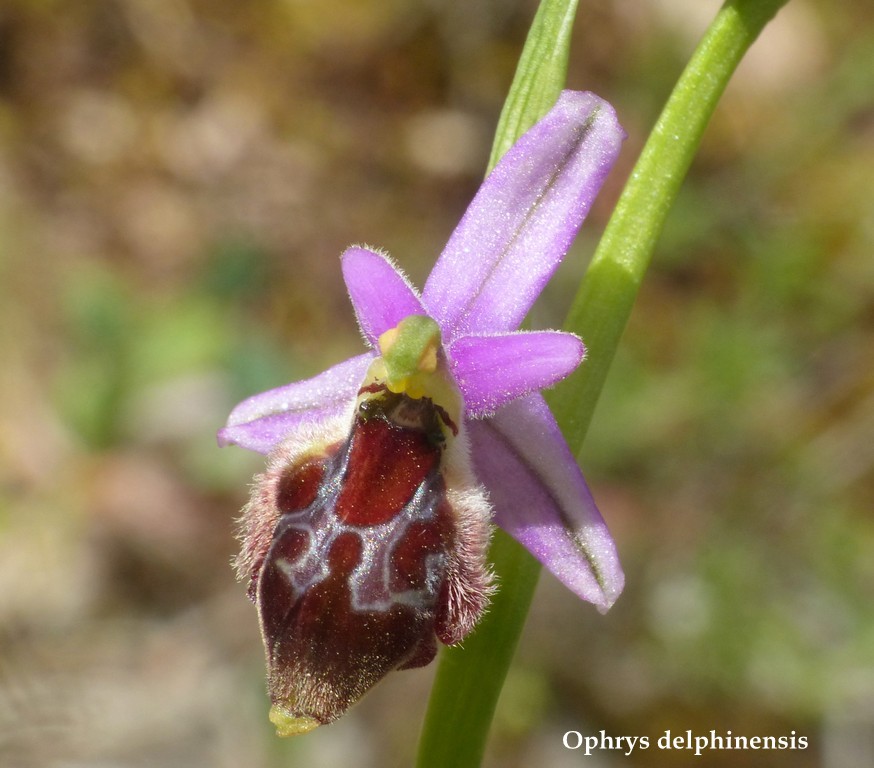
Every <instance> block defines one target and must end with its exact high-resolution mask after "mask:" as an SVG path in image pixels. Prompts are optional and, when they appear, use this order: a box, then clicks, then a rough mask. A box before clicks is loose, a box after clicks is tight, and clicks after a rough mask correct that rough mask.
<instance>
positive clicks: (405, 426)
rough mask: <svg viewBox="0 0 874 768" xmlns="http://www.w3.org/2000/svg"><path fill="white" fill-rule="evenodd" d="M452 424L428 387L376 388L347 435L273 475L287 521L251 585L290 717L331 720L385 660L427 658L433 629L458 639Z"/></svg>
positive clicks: (277, 700)
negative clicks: (449, 484) (424, 390)
mask: <svg viewBox="0 0 874 768" xmlns="http://www.w3.org/2000/svg"><path fill="white" fill-rule="evenodd" d="M447 422H448V416H447V415H446V413H445V411H442V409H439V408H438V407H437V406H435V405H434V404H433V403H432V402H431V400H430V399H428V398H421V399H418V400H414V399H412V398H410V397H408V396H407V395H405V394H392V393H390V392H388V391H387V390H381V391H379V392H376V393H374V394H373V395H368V396H367V397H366V398H365V399H363V400H362V402H361V404H360V406H359V408H358V411H357V413H356V415H355V418H354V421H353V424H352V428H351V431H350V432H349V434H348V437H347V438H346V439H345V440H343V441H341V442H339V443H336V444H334V445H331V446H329V447H327V448H326V449H325V450H324V451H323V452H321V454H320V455H318V456H313V455H309V456H308V457H307V458H306V459H305V460H304V461H301V462H298V463H296V464H292V465H289V466H287V467H285V468H284V469H283V470H282V472H281V474H280V476H279V478H278V481H277V482H275V483H274V484H273V485H272V486H271V488H273V489H274V490H273V493H274V494H275V496H274V498H273V500H272V503H273V504H274V505H275V509H276V511H277V512H278V522H277V523H276V526H275V529H274V530H273V537H272V543H270V545H269V549H268V550H267V552H266V555H265V556H264V557H263V559H261V560H260V562H259V561H257V560H256V561H255V562H253V563H252V567H253V573H252V577H253V581H252V587H251V592H250V594H252V595H253V597H255V599H256V601H257V604H258V608H259V612H260V616H261V624H262V632H263V635H264V641H265V645H266V649H267V657H268V666H269V685H270V692H271V696H272V698H273V701H274V704H279V705H281V706H282V707H283V709H284V711H286V712H288V713H291V714H293V716H294V717H303V718H311V719H313V720H315V721H318V722H319V723H327V722H330V721H332V720H334V719H336V718H337V717H339V716H340V715H341V714H343V712H345V710H346V709H347V708H348V707H349V706H350V704H351V703H353V702H354V701H356V700H357V699H359V698H360V697H361V696H362V695H363V694H364V693H365V692H366V691H367V690H368V689H369V688H370V687H372V686H373V685H374V684H375V683H376V682H377V681H379V680H380V679H381V678H382V677H383V676H385V675H386V674H387V673H388V672H390V671H392V670H394V669H404V668H409V667H416V666H422V665H424V664H427V663H428V662H430V661H431V659H432V658H433V657H434V655H435V653H436V638H440V639H441V640H444V641H447V642H449V641H453V640H454V639H455V637H454V634H453V631H454V630H453V629H451V628H449V627H448V626H447V622H448V621H449V619H448V611H449V603H450V599H449V596H448V595H447V590H448V583H447V582H448V578H447V576H448V570H449V569H450V568H451V561H452V556H451V554H450V553H452V552H453V550H454V548H455V546H456V541H455V537H456V524H455V517H454V515H453V510H452V507H451V505H450V503H449V501H448V499H447V489H446V482H445V479H444V475H443V473H442V469H443V461H442V459H443V453H444V449H445V445H446V437H445V434H446V433H447V430H448V434H450V435H451V434H452V432H453V431H454V430H455V425H453V424H451V423H447Z"/></svg>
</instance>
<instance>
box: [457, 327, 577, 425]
mask: <svg viewBox="0 0 874 768" xmlns="http://www.w3.org/2000/svg"><path fill="white" fill-rule="evenodd" d="M585 353H586V349H585V347H584V346H583V342H582V341H580V339H579V338H578V337H577V336H574V335H573V334H571V333H563V332H561V331H528V332H523V331H515V332H511V333H496V334H488V335H481V336H462V337H460V338H458V339H456V340H455V341H454V342H452V343H451V344H450V346H449V349H448V354H449V358H450V360H451V366H452V373H453V374H454V376H455V379H456V381H457V382H458V387H459V389H460V390H461V392H462V394H463V395H464V407H465V411H466V412H467V413H468V415H469V416H471V417H473V418H479V417H482V416H485V415H488V414H492V413H494V412H495V411H497V410H498V409H499V408H500V407H501V406H503V405H506V404H507V403H509V402H511V401H512V400H516V399H517V398H520V397H524V396H525V395H530V394H531V393H532V392H536V391H537V390H540V389H544V388H545V387H551V386H552V385H553V384H555V383H556V382H559V381H561V380H562V379H563V378H565V376H567V375H568V374H569V373H570V372H571V371H573V370H574V368H576V367H577V366H578V365H579V364H580V362H581V361H582V359H583V356H584V355H585Z"/></svg>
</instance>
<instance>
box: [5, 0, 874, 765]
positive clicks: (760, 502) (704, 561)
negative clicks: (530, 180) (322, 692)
mask: <svg viewBox="0 0 874 768" xmlns="http://www.w3.org/2000/svg"><path fill="white" fill-rule="evenodd" d="M535 5H536V4H535V3H534V2H531V1H530V0H486V1H484V2H475V3H474V2H467V3H464V2H436V1H434V0H432V1H431V2H408V1H403V2H401V1H400V0H319V2H315V1H314V0H255V1H253V2H248V3H222V2H218V0H91V1H89V2H80V3H69V2H62V1H61V0H6V1H5V2H4V3H3V4H2V5H0V353H2V361H3V363H2V371H3V373H2V375H0V765H2V766H4V768H6V767H7V766H8V767H9V768H31V767H33V768H37V767H39V768H42V767H43V766H46V767H47V768H48V767H50V768H62V767H63V768H72V767H73V766H75V768H85V767H87V768H110V767H111V768H141V767H142V768H145V767H146V766H148V767H149V768H151V767H155V768H177V767H178V768H198V767H200V766H203V767H204V768H205V767H207V766H209V767H210V768H212V767H216V768H231V767H234V768H236V767H237V766H247V767H251V768H278V767H279V766H325V767H326V768H331V767H332V766H355V767H356V768H359V767H360V768H370V767H371V766H373V767H376V766H379V767H380V768H382V767H383V766H406V765H409V764H410V763H411V761H412V756H413V753H414V749H415V740H416V736H417V732H418V728H419V724H420V721H421V716H422V713H423V711H424V706H425V699H426V696H427V690H428V685H429V681H430V676H431V674H432V673H433V668H432V669H427V670H422V671H414V672H404V673H399V674H396V675H394V676H392V677H391V678H390V679H388V680H386V681H385V682H384V683H383V684H382V685H381V686H380V687H379V688H378V689H377V690H375V691H374V692H373V693H372V694H371V695H370V696H369V697H367V698H366V699H365V700H364V702H363V703H361V704H360V705H359V706H358V707H357V708H356V709H355V710H354V711H353V712H352V713H351V714H350V715H349V716H348V717H346V718H345V719H344V720H343V721H341V722H339V723H338V724H336V725H333V726H331V727H329V728H326V729H322V730H320V731H319V732H316V733H314V734H312V735H309V736H307V737H305V738H302V739H299V740H295V741H291V742H281V741H279V740H277V739H276V738H275V737H274V736H273V734H272V728H271V727H270V725H269V723H268V722H267V720H266V711H267V701H266V698H265V695H264V690H263V668H262V656H261V654H262V651H261V646H260V640H259V638H258V633H257V627H256V624H255V616H254V610H253V608H252V606H251V605H250V604H249V603H248V602H247V600H246V599H245V596H244V590H243V588H242V587H241V586H240V585H237V584H236V583H235V582H234V580H233V577H232V573H231V569H230V567H229V565H228V561H229V559H230V557H231V556H232V553H233V551H234V547H235V542H234V539H233V528H234V524H233V518H234V517H235V515H236V513H237V510H238V509H239V507H240V506H241V504H242V502H243V499H244V497H245V495H246V489H247V483H248V482H249V478H250V477H251V475H252V473H253V472H255V471H256V470H257V469H258V467H259V466H260V463H261V460H260V458H259V457H257V456H254V455H247V454H245V453H244V452H243V451H240V450H237V449H225V450H221V451H220V450H218V449H217V448H216V447H215V442H214V433H215V430H216V429H217V427H219V426H220V425H221V424H222V423H223V421H224V418H225V416H226V414H227V411H228V410H229V409H230V407H231V406H232V405H233V404H234V403H235V402H236V401H238V400H239V399H241V398H242V397H244V396H246V395H249V394H252V393H254V392H257V391H260V390H262V389H266V388H268V387H272V386H277V385H279V384H282V383H285V382H286V381H290V380H292V379H295V378H300V377H303V376H307V375H311V374H314V373H317V372H318V371H320V370H322V369H323V368H325V367H327V366H328V365H330V364H332V363H334V362H337V361H339V360H341V359H344V358H345V357H347V356H349V355H350V354H352V353H354V352H355V351H356V350H358V349H359V348H360V341H359V338H358V335H357V331H356V328H355V323H354V318H353V315H352V311H351V308H350V306H349V304H348V302H347V299H346V297H345V294H344V289H343V284H342V281H341V278H340V273H339V264H338V256H339V254H340V253H341V251H342V250H343V248H345V247H346V246H347V245H349V244H351V243H361V242H366V243H369V244H373V245H377V246H381V247H384V248H387V249H388V250H389V251H390V252H391V253H392V254H393V255H394V256H395V257H396V258H397V260H398V261H399V262H400V263H401V264H402V265H403V266H404V267H405V268H406V269H407V271H408V272H409V274H410V275H411V277H412V278H413V280H414V281H415V282H416V283H418V284H420V285H421V282H422V280H423V278H424V276H425V275H426V274H427V272H428V269H429V266H430V264H431V263H433V260H434V259H435V257H436V256H437V254H438V253H439V252H440V249H441V248H442V245H443V243H444V242H445V240H446V239H447V237H448V235H449V233H450V232H451V230H452V227H453V226H454V223H455V222H456V221H457V219H458V217H459V216H460V214H461V213H462V212H463V210H464V208H465V206H466V204H467V202H468V201H469V199H470V197H471V196H472V194H473V192H474V191H475V189H476V187H477V185H478V183H479V179H480V178H481V175H482V170H483V168H484V166H485V161H486V156H487V153H488V148H489V143H490V135H491V133H492V131H493V129H494V125H495V122H496V119H497V115H498V112H499V110H500V106H501V103H502V101H503V98H504V95H505V92H506V89H507V87H508V86H509V83H510V80H511V77H512V73H513V69H514V66H515V63H516V59H517V57H518V54H519V51H520V48H521V44H522V41H523V40H524V36H525V34H526V31H527V28H528V25H529V24H530V20H531V18H532V17H533V13H534V10H535ZM716 8H717V3H715V2H711V1H709V0H646V1H642V0H613V1H612V2H606V3H604V2H602V3H591V2H582V3H581V8H580V11H579V15H578V23H577V26H576V41H575V44H574V49H573V57H572V65H571V72H570V76H569V84H570V86H571V87H575V88H583V89H591V90H594V91H596V92H598V93H599V94H600V95H602V96H604V97H605V98H607V99H609V100H610V101H611V102H613V103H614V104H615V105H616V107H617V109H618V110H619V113H620V116H621V119H622V121H623V123H624V125H625V127H626V129H627V130H628V133H629V139H628V141H627V142H626V146H625V149H624V153H623V157H622V160H621V161H620V166H619V167H618V168H617V169H616V170H615V171H614V173H613V176H612V177H611V179H610V181H609V182H608V185H607V188H606V189H605V191H604V193H603V194H602V196H601V198H600V199H599V201H598V203H597V205H596V208H595V210H594V212H593V214H592V215H591V217H590V220H589V222H588V223H587V225H586V227H585V230H584V233H583V235H582V236H581V237H580V238H579V240H578V242H577V244H576V246H575V248H574V250H573V251H572V253H571V254H570V256H569V257H568V259H567V261H566V263H565V264H564V265H563V267H562V269H561V270H560V273H559V275H558V277H557V279H556V280H555V281H554V282H553V283H552V284H551V285H550V287H549V289H548V292H547V294H546V295H545V297H544V299H543V300H542V301H541V302H540V304H539V305H538V307H537V308H536V309H535V311H534V313H533V314H532V318H531V320H532V325H533V326H535V327H545V326H550V325H553V326H554V325H558V324H560V323H561V319H562V316H563V313H564V311H565V310H566V308H567V306H568V303H569V301H570V297H571V296H572V295H573V291H574V286H575V284H576V282H577V281H578V279H579V277H580V275H581V274H582V272H583V270H584V268H585V264H586V262H587V260H588V258H589V256H590V255H591V252H592V248H593V245H594V243H595V242H596V241H597V237H598V234H599V232H600V231H601V229H602V228H603V225H604V222H605V220H606V217H607V216H608V214H609V212H610V209H611V207H612V204H613V203H614V201H615V199H616V196H617V194H618V190H619V189H620V188H621V184H622V182H623V180H624V178H625V176H626V175H627V173H628V171H629V170H630V167H631V165H632V164H633V162H634V160H635V158H636V156H637V153H638V151H639V149H640V147H641V144H642V142H643V140H644V139H645V136H646V133H647V131H648V130H649V128H650V126H651V125H652V123H653V121H654V119H655V116H656V114H657V112H658V109H659V108H660V106H661V104H662V103H663V102H664V99H665V98H666V96H667V94H668V92H669V89H670V87H671V85H672V84H673V82H674V80H675V79H676V77H677V75H678V74H679V72H680V70H681V68H682V65H683V63H684V62H685V60H686V59H687V58H688V56H689V54H690V52H691V50H692V47H693V46H694V42H695V40H696V39H697V36H698V35H699V34H700V31H701V29H702V28H703V25H705V24H706V23H707V21H708V19H709V18H711V17H712V15H713V13H714V12H715V9H716ZM872 72H874V10H872V8H871V6H870V5H869V4H867V3H862V2H856V3H852V2H851V3H832V2H828V1H827V0H792V2H790V3H789V5H788V7H787V8H786V9H785V10H784V11H783V12H782V14H781V16H780V17H779V19H778V21H777V22H776V23H775V24H774V25H773V26H772V27H770V28H768V29H767V30H766V33H765V35H764V37H763V39H762V40H761V41H760V42H759V43H758V44H757V46H756V47H755V48H754V49H753V51H752V52H751V55H750V57H749V59H748V60H747V61H746V62H745V64H744V66H743V68H742V70H741V71H740V72H739V73H738V75H737V77H736V78H735V80H734V81H733V83H732V85H731V87H730V89H729V92H728V94H727V95H726V97H725V99H724V101H723V103H722V105H721V107H720V109H719V111H718V113H717V115H716V117H715V119H714V122H713V124H712V125H711V127H710V129H709V131H708V133H707V135H706V136H705V140H704V144H703V147H702V150H701V152H700V155H699V157H698V159H697V161H696V163H695V166H694V167H693V169H692V172H691V175H690V178H689V179H688V181H687V183H686V185H685V187H684V190H683V192H682V194H681V197H680V200H679V202H678V204H677V206H676V208H675V210H674V211H673V213H672V216H671V219H670V221H669V224H668V227H667V231H666V232H665V234H664V237H663V239H662V243H661V247H660V248H659V252H658V253H657V255H656V258H655V261H654V265H653V268H652V270H651V273H650V275H649V277H648V280H647V282H646V284H645V286H644V289H643V292H642V295H641V297H640V300H639V303H638V306H637V308H636V311H635V314H634V317H633V319H632V322H631V325H630V327H629V330H628V332H627V334H626V337H625V340H624V346H623V348H622V350H621V352H620V355H619V357H618V359H617V361H616V364H615V368H614V371H613V373H612V375H611V379H610V381H609V383H608V387H607V390H606V391H605V393H604V396H603V398H602V402H601V404H600V406H599V411H598V413H597V416H596V421H595V424H594V425H593V429H592V432H591V434H590V439H589V441H588V443H587V446H586V449H585V457H584V466H585V468H586V471H587V474H588V477H589V479H590V481H591V484H592V486H593V489H594V492H595V496H596V498H597V499H598V501H599V503H600V505H601V508H602V510H603V511H604V514H605V516H606V517H607V519H608V521H609V522H610V524H611V527H612V528H613V530H614V532H615V534H616V537H617V540H618V544H619V548H620V551H621V554H622V557H623V561H624V564H625V566H626V570H627V576H628V586H627V589H626V593H625V595H624V596H623V597H622V599H621V600H620V602H619V603H618V604H617V606H616V607H615V608H614V609H613V610H612V611H611V612H610V613H609V614H608V615H607V616H606V617H600V616H599V615H598V614H597V613H596V612H595V611H594V610H593V609H592V608H591V607H590V606H587V605H583V604H580V603H578V602H577V601H576V600H575V599H574V598H573V597H572V596H570V595H569V594H568V593H567V592H566V591H565V590H564V589H563V588H562V587H561V586H560V585H558V584H557V583H556V582H554V581H553V580H552V578H551V577H549V576H544V577H543V579H542V582H541V586H540V591H539V594H538V597H537V601H536V605H535V609H534V611H533V613H532V616H531V619H530V621H529V625H528V627H527V629H526V634H525V636H524V637H523V641H522V646H521V649H520V653H519V657H518V663H517V665H516V667H515V668H514V670H513V671H512V673H511V675H510V679H509V681H508V685H507V688H506V689H505V693H504V695H503V697H502V700H501V703H500V706H499V712H498V716H497V719H496V724H495V729H494V733H493V738H492V742H491V745H490V749H489V755H488V759H487V765H488V766H491V767H493V768H494V767H497V766H500V767H501V768H515V767H516V766H520V767H521V766H531V765H547V766H550V767H552V766H555V767H556V768H562V767H563V766H576V765H581V764H583V763H584V762H585V764H587V765H597V766H619V765H631V766H653V765H658V766H680V765H687V764H689V763H690V762H692V761H695V764H696V765H702V766H728V765H736V764H738V758H737V756H736V753H724V752H722V753H720V752H713V753H708V754H706V755H705V756H703V757H700V758H694V757H692V756H691V755H689V753H683V752H657V751H655V749H650V750H649V751H647V752H643V753H637V752H636V753H633V754H632V755H631V756H630V757H627V758H626V757H624V756H622V754H621V753H620V752H599V753H598V755H597V756H596V757H590V758H585V757H584V756H583V755H582V754H581V753H578V752H568V751H566V750H565V749H564V748H563V747H562V745H561V737H562V734H563V733H564V732H565V731H567V730H578V731H581V732H583V733H593V732H595V733H597V732H598V731H599V730H601V729H605V730H606V731H607V733H608V734H610V735H613V736H619V735H648V736H649V737H650V739H651V740H652V741H653V743H654V742H655V740H656V739H657V738H658V736H659V735H661V734H662V733H663V732H664V730H665V729H671V730H672V731H674V732H681V733H682V732H685V730H686V729H693V730H694V731H695V732H696V733H707V732H709V730H710V729H716V730H717V731H725V730H729V729H730V730H732V731H733V732H734V733H736V734H746V735H778V736H779V735H789V733H790V732H791V731H792V730H795V731H796V732H797V733H798V734H804V735H806V736H808V738H809V739H810V744H811V746H810V748H809V749H808V750H806V751H805V752H759V753H752V752H750V753H745V754H744V755H743V756H742V759H743V760H747V759H749V760H753V761H754V762H755V764H756V765H757V766H800V767H802V768H803V767H804V766H823V767H824V768H858V766H862V765H866V764H869V763H871V762H872V761H874V609H872V603H874V522H872V515H871V513H872V507H874V503H872V500H874V439H872V437H871V434H872V432H874V354H872V350H874V343H872V342H874V260H872V254H874V208H872V200H874V194H872V193H874V92H872V85H871V77H872ZM558 628H560V631H557V630H558Z"/></svg>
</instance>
